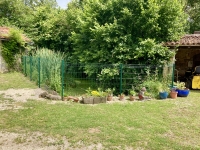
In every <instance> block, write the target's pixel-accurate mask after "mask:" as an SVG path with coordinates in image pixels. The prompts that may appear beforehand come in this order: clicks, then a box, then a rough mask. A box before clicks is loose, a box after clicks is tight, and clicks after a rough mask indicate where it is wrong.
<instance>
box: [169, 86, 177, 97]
mask: <svg viewBox="0 0 200 150" xmlns="http://www.w3.org/2000/svg"><path fill="white" fill-rule="evenodd" d="M169 94H170V97H171V98H172V99H176V98H177V94H178V92H177V91H176V89H175V88H172V89H171V91H170V93H169Z"/></svg>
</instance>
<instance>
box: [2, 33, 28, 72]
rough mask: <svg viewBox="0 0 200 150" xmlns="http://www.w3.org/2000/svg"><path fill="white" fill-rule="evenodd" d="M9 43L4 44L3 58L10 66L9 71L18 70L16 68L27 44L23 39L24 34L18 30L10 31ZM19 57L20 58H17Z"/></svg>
mask: <svg viewBox="0 0 200 150" xmlns="http://www.w3.org/2000/svg"><path fill="white" fill-rule="evenodd" d="M9 30H10V32H9V35H8V38H9V40H8V41H4V42H3V43H2V56H3V58H4V60H5V61H6V63H7V64H8V70H9V71H11V70H14V69H17V68H16V66H17V65H18V64H17V61H18V59H20V57H21V55H17V54H22V52H24V50H25V42H24V40H23V38H22V34H21V32H20V31H19V30H17V29H9ZM17 56H18V57H17Z"/></svg>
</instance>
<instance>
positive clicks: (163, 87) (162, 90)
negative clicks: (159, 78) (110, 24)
mask: <svg viewBox="0 0 200 150" xmlns="http://www.w3.org/2000/svg"><path fill="white" fill-rule="evenodd" d="M158 88H159V97H160V98H161V99H166V98H167V97H168V95H169V88H168V84H166V83H160V85H159V87H158Z"/></svg>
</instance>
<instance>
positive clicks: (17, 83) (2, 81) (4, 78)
mask: <svg viewBox="0 0 200 150" xmlns="http://www.w3.org/2000/svg"><path fill="white" fill-rule="evenodd" d="M10 88H13V89H18V88H37V86H36V84H35V83H33V82H31V81H29V80H28V78H26V77H25V76H24V75H22V74H21V73H18V72H12V73H0V90H7V89H10Z"/></svg>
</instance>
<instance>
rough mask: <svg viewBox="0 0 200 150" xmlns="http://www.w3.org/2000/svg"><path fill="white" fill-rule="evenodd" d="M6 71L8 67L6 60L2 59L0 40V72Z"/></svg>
mask: <svg viewBox="0 0 200 150" xmlns="http://www.w3.org/2000/svg"><path fill="white" fill-rule="evenodd" d="M7 71H8V69H7V65H6V62H5V61H4V59H3V57H2V55H1V40H0V73H3V72H7Z"/></svg>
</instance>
